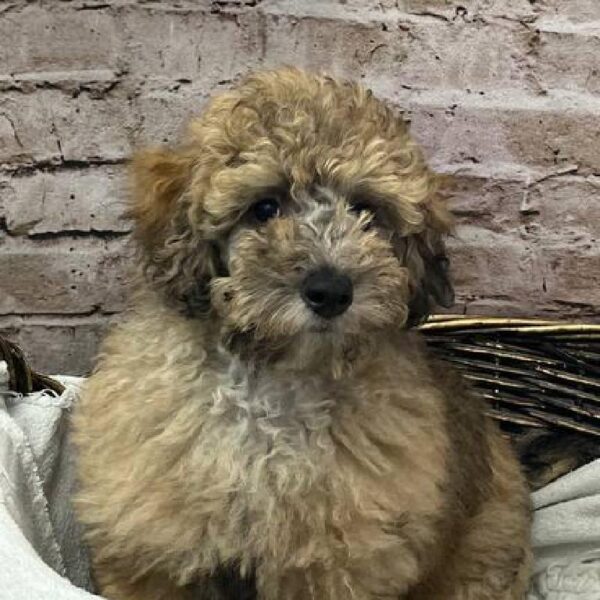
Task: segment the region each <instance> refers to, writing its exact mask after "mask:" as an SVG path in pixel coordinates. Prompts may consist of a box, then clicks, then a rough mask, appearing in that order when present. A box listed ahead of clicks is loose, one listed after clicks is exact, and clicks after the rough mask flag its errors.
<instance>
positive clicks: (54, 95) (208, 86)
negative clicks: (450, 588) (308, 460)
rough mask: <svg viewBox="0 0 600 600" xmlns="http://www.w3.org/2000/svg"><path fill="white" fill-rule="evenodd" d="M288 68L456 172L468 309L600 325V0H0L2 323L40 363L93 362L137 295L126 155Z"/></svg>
mask: <svg viewBox="0 0 600 600" xmlns="http://www.w3.org/2000/svg"><path fill="white" fill-rule="evenodd" d="M281 63H291V64H296V65H300V66H306V67H312V68H323V69H326V70H328V71H330V72H332V73H334V74H337V75H341V76H347V77H352V78H358V79H362V80H363V81H364V82H365V83H366V84H367V85H368V86H370V87H372V89H373V90H374V91H375V92H376V93H378V94H379V95H381V96H383V97H385V98H387V99H389V100H391V101H392V102H393V103H394V104H396V105H398V106H399V107H402V108H403V109H405V110H406V114H407V115H408V116H409V117H410V118H411V120H412V124H413V125H412V127H413V133H414V135H415V136H416V137H417V138H418V139H419V140H420V141H421V142H422V144H423V145H424V146H425V148H426V151H427V154H428V156H429V157H430V160H431V162H432V163H433V164H434V165H435V166H436V167H437V168H438V169H439V170H441V171H445V172H449V173H454V174H456V176H457V179H458V184H459V185H458V190H457V193H456V196H455V198H454V199H453V204H454V207H455V210H456V212H457V214H458V216H459V221H460V227H459V230H458V235H457V237H456V239H455V240H453V241H452V244H451V247H452V248H451V249H452V257H453V266H454V272H455V279H456V284H457V289H458V304H457V306H456V310H458V311H460V312H466V313H469V314H476V313H493V314H506V315H523V314H526V315H539V316H547V317H564V318H588V319H590V318H591V319H598V316H599V309H598V305H599V304H600V248H599V245H598V238H599V237H600V200H599V195H600V137H599V134H600V1H598V0H464V1H463V2H454V1H444V0H380V1H375V0H373V1H369V0H295V1H294V0H262V1H261V0H238V1H228V0H220V1H218V0H216V1H209V0H197V1H186V0H180V1H175V0H172V1H166V0H165V1H155V2H151V1H146V2H144V1H141V0H140V1H138V2H135V1H127V0H105V1H101V0H72V1H60V0H47V1H38V2H31V1H25V0H13V1H2V0H0V164H1V167H0V288H1V289H0V330H1V331H3V332H4V333H7V334H8V335H10V336H11V337H12V338H13V339H15V340H16V341H18V342H20V343H21V344H22V345H23V346H24V347H25V348H26V349H27V351H28V353H29V354H30V356H32V357H33V360H34V365H35V366H36V367H37V368H39V369H42V370H46V371H50V372H57V371H60V372H64V373H82V372H85V371H86V370H87V369H88V368H89V365H90V359H91V356H92V355H93V353H94V351H95V349H96V347H97V343H98V339H99V337H100V336H101V333H102V332H103V330H104V329H105V327H106V325H107V323H108V322H109V321H110V319H112V318H115V317H116V315H118V313H119V311H121V310H122V308H123V305H124V290H125V287H126V284H127V275H126V270H125V269H126V265H127V254H128V251H127V250H126V242H127V238H128V233H129V230H130V224H129V223H128V222H126V221H125V220H123V218H122V216H121V215H122V211H123V198H124V193H123V171H124V166H123V164H124V161H125V159H126V157H127V156H128V154H129V153H130V151H131V149H132V148H133V147H134V146H136V145H139V144H143V143H148V142H151V143H158V142H169V141H171V140H173V139H174V138H176V136H177V134H178V132H179V131H180V128H181V125H182V123H183V122H184V121H185V120H186V118H187V117H188V115H190V114H191V113H193V112H195V111H198V110H200V109H201V108H202V106H203V104H204V103H205V101H206V99H207V97H209V96H210V95H211V94H213V93H215V92H218V91H219V89H222V88H225V87H227V86H229V85H230V84H231V83H232V82H233V81H234V80H236V79H237V78H238V77H240V76H241V75H243V74H244V73H246V72H247V71H249V70H250V69H254V68H258V67H269V66H276V65H278V64H281Z"/></svg>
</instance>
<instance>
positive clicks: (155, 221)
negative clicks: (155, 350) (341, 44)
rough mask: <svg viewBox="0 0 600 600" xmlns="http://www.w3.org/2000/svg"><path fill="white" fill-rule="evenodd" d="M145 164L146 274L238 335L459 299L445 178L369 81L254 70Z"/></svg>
mask: <svg viewBox="0 0 600 600" xmlns="http://www.w3.org/2000/svg"><path fill="white" fill-rule="evenodd" d="M133 174H134V186H135V203H134V207H133V215H134V217H135V218H136V220H137V228H136V234H137V239H138V241H139V242H140V245H141V247H142V249H143V251H144V254H145V259H146V273H147V275H148V277H149V279H150V280H151V282H152V283H153V284H154V285H155V286H158V287H159V288H160V289H162V290H163V292H164V293H165V294H166V298H167V299H168V300H169V301H171V302H174V303H176V304H178V305H179V306H180V307H181V308H182V309H183V310H186V311H187V312H188V314H189V315H190V316H191V317H194V318H210V319H213V320H215V319H219V320H220V323H221V325H222V328H223V331H224V332H225V333H227V334H228V335H230V336H231V334H234V335H235V334H240V335H242V336H246V337H248V336H250V337H251V338H252V339H254V340H255V341H260V343H261V344H263V345H268V344H272V345H273V346H278V347H281V346H282V345H285V344H290V343H291V344H293V343H294V342H295V341H298V339H299V338H300V337H304V338H305V337H306V336H311V337H315V338H319V337H320V338H325V337H329V338H332V337H333V338H340V337H348V336H351V337H357V336H358V337H365V336H373V335H374V334H376V333H377V332H380V331H387V330H389V329H390V328H398V327H405V326H407V325H410V324H414V323H416V322H418V321H419V320H421V319H422V318H424V317H425V316H426V315H427V314H428V312H429V308H430V305H431V303H432V302H438V303H440V304H443V305H448V304H450V303H452V301H453V294H452V288H451V286H450V283H449V280H448V276H447V259H446V257H445V254H444V248H443V242H442V237H443V235H444V234H445V233H447V232H448V230H449V227H450V216H449V214H448V212H447V211H446V208H445V207H444V205H443V203H442V201H441V200H440V199H439V198H438V196H437V194H436V191H437V179H436V177H435V176H434V175H433V174H432V173H431V172H430V171H429V170H428V169H427V167H426V165H425V164H424V161H423V158H422V156H421V153H420V152H419V150H418V149H417V147H416V146H415V145H414V144H413V142H412V141H411V139H410V138H409V136H408V132H407V128H406V125H405V123H404V122H403V121H402V120H401V118H399V117H398V116H397V115H395V114H394V113H393V112H392V111H391V110H390V109H389V108H388V107H387V106H385V105H384V104H383V103H381V102H380V101H378V100H377V99H375V98H374V97H373V96H372V95H371V94H370V92H368V91H367V90H365V89H364V88H361V87H359V86H357V85H352V84H348V83H339V82H336V81H333V80H331V79H329V78H325V77H319V76H314V75H310V74H306V73H303V72H301V71H297V70H293V69H285V70H280V71H274V72H267V73H263V74H259V75H255V76H254V77H252V78H250V79H249V80H247V81H246V82H245V83H244V84H242V85H241V86H240V87H239V88H237V89H235V90H233V91H231V92H228V93H226V94H224V95H223V96H221V97H219V98H217V99H216V100H214V101H213V102H212V104H211V105H210V106H209V108H208V110H207V111H206V112H205V114H204V115H203V116H202V117H200V118H199V119H197V120H195V121H193V122H192V123H191V125H190V128H189V133H188V136H187V139H186V140H185V141H184V142H183V143H182V144H181V146H180V147H178V148H176V149H172V150H170V149H169V150H168V149H160V150H150V151H146V152H143V153H141V154H140V155H138V156H137V157H136V158H135V159H134V163H133Z"/></svg>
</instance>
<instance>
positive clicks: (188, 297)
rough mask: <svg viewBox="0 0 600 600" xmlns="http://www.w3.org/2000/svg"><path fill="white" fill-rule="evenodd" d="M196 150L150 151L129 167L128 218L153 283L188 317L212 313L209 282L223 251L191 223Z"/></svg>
mask: <svg viewBox="0 0 600 600" xmlns="http://www.w3.org/2000/svg"><path fill="white" fill-rule="evenodd" d="M194 152H195V153H196V154H197V153H198V149H197V148H196V149H193V148H190V149H188V148H184V147H182V148H175V149H171V148H151V149H148V150H143V151H141V152H138V153H137V154H136V155H135V156H134V158H133V160H132V162H131V167H130V173H131V184H132V188H133V190H132V191H133V194H132V205H131V208H130V211H129V216H130V217H133V219H134V222H135V228H134V238H135V240H136V241H137V244H138V247H139V249H140V250H141V257H142V261H143V264H144V273H145V275H146V279H147V280H148V282H149V283H150V284H151V285H153V287H155V288H157V289H159V290H160V291H161V292H162V293H163V294H164V295H165V296H166V299H167V300H168V301H170V302H171V304H174V305H176V306H177V308H178V309H179V310H181V311H182V312H185V313H186V314H188V315H192V316H195V315H198V314H203V313H206V312H207V311H208V309H209V308H210V290H209V283H210V280H211V278H212V277H213V276H214V275H215V274H216V272H217V271H218V266H217V265H218V250H217V248H216V246H215V245H214V244H213V243H211V242H210V241H208V240H206V239H205V237H204V236H203V234H202V232H201V231H198V229H197V228H195V227H193V226H192V224H191V223H190V219H189V207H190V193H189V192H190V185H191V181H192V177H193V167H194V156H195V154H194Z"/></svg>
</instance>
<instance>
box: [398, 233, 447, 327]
mask: <svg viewBox="0 0 600 600" xmlns="http://www.w3.org/2000/svg"><path fill="white" fill-rule="evenodd" d="M438 248H439V246H438ZM414 251H416V252H418V254H419V259H417V260H418V263H419V266H418V267H417V268H416V269H415V271H413V272H412V273H411V275H412V285H411V288H412V289H411V294H412V296H411V300H410V303H409V306H408V308H409V312H408V319H407V325H408V326H409V327H413V326H415V325H418V324H419V323H422V322H423V321H425V319H427V317H428V316H429V315H430V313H431V310H432V309H433V307H434V306H435V305H439V306H443V307H445V308H450V307H451V306H452V305H453V304H454V288H453V286H452V282H451V280H450V273H449V270H450V269H449V260H448V257H447V256H446V254H445V252H440V251H439V249H438V251H437V252H432V249H431V248H428V247H427V245H426V244H424V243H423V240H416V241H415V249H414Z"/></svg>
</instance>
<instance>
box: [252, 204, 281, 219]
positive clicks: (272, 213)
mask: <svg viewBox="0 0 600 600" xmlns="http://www.w3.org/2000/svg"><path fill="white" fill-rule="evenodd" d="M279 210H280V206H279V201H278V200H277V199H276V198H263V199H262V200H259V201H258V202H257V203H256V204H254V206H252V212H253V213H254V216H255V217H256V220H257V221H260V222H261V223H266V222H267V221H268V220H269V219H274V218H275V217H276V216H278V215H279Z"/></svg>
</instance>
